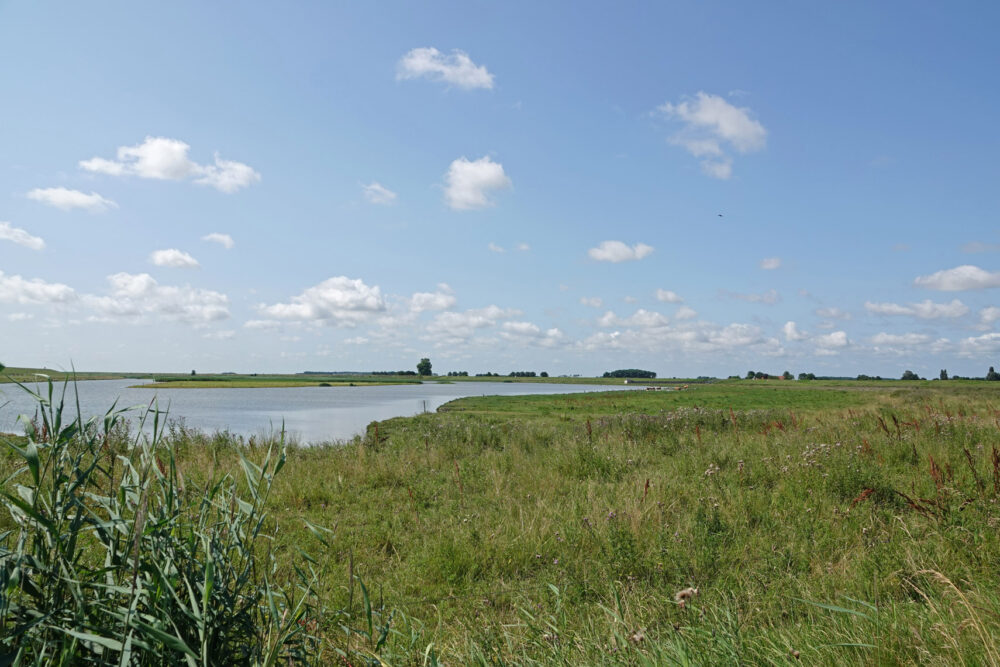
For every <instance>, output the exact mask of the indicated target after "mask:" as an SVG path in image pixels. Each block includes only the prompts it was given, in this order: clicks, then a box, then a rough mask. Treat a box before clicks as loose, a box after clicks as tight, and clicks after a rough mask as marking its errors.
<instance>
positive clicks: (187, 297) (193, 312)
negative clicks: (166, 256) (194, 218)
mask: <svg viewBox="0 0 1000 667" xmlns="http://www.w3.org/2000/svg"><path fill="white" fill-rule="evenodd" d="M108 283H109V284H110V286H111V293H110V295H108V296H88V297H86V299H85V303H86V305H88V306H89V307H90V308H91V309H93V310H94V311H96V312H97V314H98V316H99V318H103V319H116V318H122V319H133V320H134V319H137V318H140V317H142V316H146V315H156V316H160V317H163V318H166V319H170V320H176V321H179V322H186V323H188V324H207V323H209V322H214V321H218V320H224V319H226V318H228V317H229V297H227V296H226V295H225V294H222V293H221V292H215V291H212V290H206V289H200V288H195V287H191V286H189V285H184V286H174V285H160V284H159V283H158V282H157V281H156V279H154V278H153V277H152V276H151V275H149V274H148V273H138V274H134V273H124V272H122V273H115V274H113V275H110V276H108Z"/></svg>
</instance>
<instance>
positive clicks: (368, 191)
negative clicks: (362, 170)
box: [361, 181, 396, 206]
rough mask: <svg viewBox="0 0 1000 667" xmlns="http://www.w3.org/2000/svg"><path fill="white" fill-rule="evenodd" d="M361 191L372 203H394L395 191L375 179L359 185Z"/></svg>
mask: <svg viewBox="0 0 1000 667" xmlns="http://www.w3.org/2000/svg"><path fill="white" fill-rule="evenodd" d="M361 191H362V193H363V194H364V196H365V199H367V200H368V201H369V202H370V203H372V204H381V205H383V206H389V205H390V204H395V203H396V193H395V192H393V191H392V190H390V189H389V188H387V187H385V186H384V185H382V184H381V183H378V182H376V181H373V182H371V183H369V184H368V185H363V186H361Z"/></svg>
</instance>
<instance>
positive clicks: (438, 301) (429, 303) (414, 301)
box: [410, 283, 457, 313]
mask: <svg viewBox="0 0 1000 667" xmlns="http://www.w3.org/2000/svg"><path fill="white" fill-rule="evenodd" d="M456 301H457V299H455V295H454V294H453V293H452V289H451V287H449V286H448V285H447V284H446V283H441V284H440V285H438V289H437V291H435V292H416V293H414V295H413V296H411V297H410V310H412V311H413V312H415V313H422V312H424V311H425V310H447V309H449V308H451V307H452V306H454V305H455V302H456Z"/></svg>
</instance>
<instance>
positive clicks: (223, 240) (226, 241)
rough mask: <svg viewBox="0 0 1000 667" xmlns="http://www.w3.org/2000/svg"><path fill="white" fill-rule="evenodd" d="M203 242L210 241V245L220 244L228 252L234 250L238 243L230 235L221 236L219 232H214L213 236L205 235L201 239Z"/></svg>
mask: <svg viewBox="0 0 1000 667" xmlns="http://www.w3.org/2000/svg"><path fill="white" fill-rule="evenodd" d="M201 240H202V241H208V242H209V243H218V244H219V245H221V246H222V247H223V248H225V249H226V250H230V249H232V247H233V246H234V245H236V242H235V241H233V237H232V236H230V235H229V234H220V233H219V232H212V233H211V234H205V235H204V236H202V237H201Z"/></svg>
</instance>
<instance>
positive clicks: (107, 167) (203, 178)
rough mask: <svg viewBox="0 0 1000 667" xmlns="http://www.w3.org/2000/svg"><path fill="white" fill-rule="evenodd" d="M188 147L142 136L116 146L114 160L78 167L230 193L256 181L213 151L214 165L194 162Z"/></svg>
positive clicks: (87, 162) (91, 161) (244, 167)
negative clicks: (133, 142) (139, 140)
mask: <svg viewBox="0 0 1000 667" xmlns="http://www.w3.org/2000/svg"><path fill="white" fill-rule="evenodd" d="M190 149H191V147H190V146H189V145H188V144H186V143H184V142H183V141H180V140H178V139H169V138H167V137H146V139H145V141H143V142H142V143H141V144H137V145H135V146H122V147H120V148H119V149H118V153H117V158H118V159H117V160H108V159H105V158H101V157H95V158H91V159H89V160H81V161H80V163H79V164H80V168H81V169H84V170H86V171H90V172H94V173H99V174H109V175H112V176H125V175H133V176H138V177H139V178H152V179H158V180H168V181H181V180H188V179H192V180H194V182H195V183H199V184H201V185H209V186H211V187H213V188H215V189H216V190H220V191H221V192H225V193H233V192H236V191H237V190H239V189H240V188H245V187H247V186H249V185H251V184H253V183H256V182H257V181H259V180H260V174H259V173H257V171H256V170H254V169H253V168H252V167H250V166H249V165H246V164H243V163H242V162H236V161H234V160H224V159H222V158H221V157H219V154H218V153H216V154H215V160H214V164H210V165H209V164H204V165H203V164H198V163H197V162H194V161H193V160H191V159H190V158H189V157H188V151H189V150H190Z"/></svg>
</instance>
